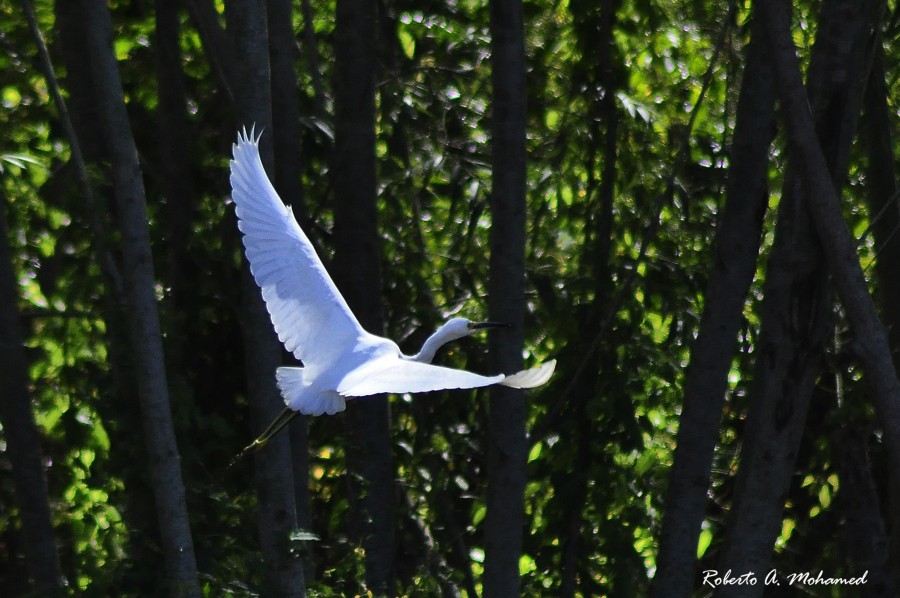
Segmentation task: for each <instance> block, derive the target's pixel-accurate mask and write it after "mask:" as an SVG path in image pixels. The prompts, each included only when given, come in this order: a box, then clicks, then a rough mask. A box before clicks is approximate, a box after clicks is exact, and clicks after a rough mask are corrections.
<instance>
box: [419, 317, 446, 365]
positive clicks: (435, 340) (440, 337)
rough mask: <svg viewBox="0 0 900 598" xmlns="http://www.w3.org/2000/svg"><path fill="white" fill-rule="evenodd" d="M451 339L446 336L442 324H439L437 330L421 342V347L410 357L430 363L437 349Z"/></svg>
mask: <svg viewBox="0 0 900 598" xmlns="http://www.w3.org/2000/svg"><path fill="white" fill-rule="evenodd" d="M451 340H453V339H452V338H449V337H448V336H447V332H446V331H445V330H444V326H441V327H440V328H438V330H437V332H435V333H434V334H432V335H431V336H429V337H428V340H426V341H425V342H424V343H423V344H422V348H421V349H419V352H418V353H416V354H415V355H413V356H412V358H411V359H412V360H413V361H420V362H422V363H431V360H432V359H434V355H435V353H437V350H438V349H440V348H441V347H442V346H443V345H445V344H446V343H448V342H449V341H451Z"/></svg>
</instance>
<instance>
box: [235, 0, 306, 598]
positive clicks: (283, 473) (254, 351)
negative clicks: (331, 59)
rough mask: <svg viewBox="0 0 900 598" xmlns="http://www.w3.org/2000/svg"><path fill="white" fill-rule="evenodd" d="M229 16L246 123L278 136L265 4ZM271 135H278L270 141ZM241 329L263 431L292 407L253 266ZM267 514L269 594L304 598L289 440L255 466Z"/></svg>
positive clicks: (263, 523)
mask: <svg viewBox="0 0 900 598" xmlns="http://www.w3.org/2000/svg"><path fill="white" fill-rule="evenodd" d="M225 16H226V18H227V21H228V31H229V34H230V35H231V40H232V43H233V49H234V52H233V55H234V56H237V57H239V58H238V60H237V61H236V62H235V63H234V65H233V66H232V69H233V72H234V74H235V76H236V80H238V81H240V82H241V85H240V86H239V87H236V88H235V89H236V90H239V91H238V92H237V97H236V98H235V99H236V101H237V113H238V115H239V125H240V126H245V127H248V129H249V127H251V126H254V125H255V126H256V128H257V130H264V131H272V129H273V126H272V95H271V78H270V71H269V45H268V44H269V41H268V31H267V28H266V22H267V18H266V2H265V0H252V1H249V0H248V1H244V2H232V3H228V4H226V13H225ZM270 137H274V136H272V135H270ZM272 148H273V140H272V139H271V138H267V137H265V136H264V137H263V142H262V145H261V147H260V156H261V158H262V161H263V164H264V166H265V167H266V170H267V171H268V172H270V173H272V172H273V163H274V157H273V149H272ZM241 290H242V295H243V297H242V308H241V327H242V330H243V333H244V362H245V367H246V370H247V393H248V396H249V397H250V421H251V424H252V426H253V428H254V429H255V430H259V431H262V430H263V429H264V428H265V427H266V426H267V425H268V424H269V423H271V422H272V421H273V420H274V419H275V418H276V417H277V416H278V414H279V413H281V411H282V410H283V409H284V402H283V400H282V398H281V394H280V393H279V391H278V388H277V386H276V384H275V370H276V368H278V366H280V365H281V353H282V349H281V344H280V343H279V342H278V338H277V337H276V336H275V331H274V329H273V328H272V322H271V320H270V319H269V314H268V313H267V312H266V308H265V305H264V304H263V300H262V295H261V293H260V289H259V287H257V286H256V282H255V281H254V280H253V277H252V276H251V275H250V270H249V267H248V265H247V262H246V260H245V261H244V266H243V269H242V276H241ZM254 463H255V471H256V493H257V504H258V508H259V541H260V546H261V548H262V553H263V559H264V561H265V565H266V571H265V575H264V578H265V581H264V588H263V593H264V594H266V595H271V596H303V595H305V585H304V579H303V565H302V562H301V560H300V559H299V558H298V555H297V554H296V553H295V552H294V551H293V550H292V549H291V545H290V536H291V533H292V532H293V531H294V530H295V529H296V527H297V513H296V502H295V497H294V479H293V473H292V471H293V469H292V464H291V447H290V439H289V436H288V435H285V434H280V435H278V436H275V437H274V438H272V440H271V441H270V442H268V443H267V444H266V446H265V448H263V449H262V450H261V451H259V452H257V454H256V458H255V460H254Z"/></svg>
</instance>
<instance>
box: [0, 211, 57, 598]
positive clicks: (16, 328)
mask: <svg viewBox="0 0 900 598" xmlns="http://www.w3.org/2000/svg"><path fill="white" fill-rule="evenodd" d="M8 239H9V231H8V230H7V228H6V198H5V197H3V196H2V194H0V306H2V307H0V388H2V389H3V390H2V392H0V423H2V424H3V432H4V435H5V436H6V452H7V455H8V456H9V461H10V465H11V466H12V478H13V484H14V485H15V491H16V499H17V502H18V503H19V511H20V513H21V518H22V536H23V537H24V539H25V557H26V559H25V562H26V565H27V566H28V577H29V578H30V581H31V587H32V588H33V589H34V591H35V592H36V593H37V594H39V595H41V596H58V595H59V594H60V588H61V587H62V586H63V583H64V581H65V580H64V578H63V575H62V569H61V567H60V564H59V555H58V554H57V552H56V540H55V538H54V536H53V523H52V520H51V517H50V498H49V496H48V494H47V481H46V479H45V478H44V466H43V463H42V459H41V441H40V435H39V433H38V429H37V425H36V424H35V422H34V414H33V413H32V411H31V396H30V393H29V392H28V363H27V361H26V359H25V350H24V347H25V345H24V338H23V336H22V330H21V328H20V325H19V309H18V304H19V297H18V292H17V291H16V287H17V283H16V275H15V272H14V270H13V264H12V254H11V252H10V250H9V243H8Z"/></svg>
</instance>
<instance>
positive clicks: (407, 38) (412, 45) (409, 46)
mask: <svg viewBox="0 0 900 598" xmlns="http://www.w3.org/2000/svg"><path fill="white" fill-rule="evenodd" d="M397 38H398V39H399V40H400V47H401V48H403V53H404V54H406V57H407V58H409V59H410V60H412V59H413V57H415V55H416V40H415V39H413V36H412V35H410V34H409V32H408V31H407V30H406V29H399V30H398V31H397Z"/></svg>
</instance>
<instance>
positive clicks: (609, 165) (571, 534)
mask: <svg viewBox="0 0 900 598" xmlns="http://www.w3.org/2000/svg"><path fill="white" fill-rule="evenodd" d="M619 4H620V2H619V1H618V0H603V1H602V2H600V3H599V6H593V5H590V4H580V3H579V4H578V5H575V4H573V5H572V6H571V8H570V10H572V12H573V16H574V17H575V19H576V20H577V21H579V22H581V23H583V26H584V27H585V32H584V33H583V34H582V37H581V39H580V44H581V46H582V47H585V48H590V51H589V53H586V54H585V55H584V56H583V57H582V60H583V61H584V63H585V66H584V68H585V70H587V71H589V72H594V73H595V74H594V76H593V77H592V78H593V79H594V80H595V81H596V84H595V86H596V87H597V88H598V89H599V90H601V93H602V96H601V97H599V98H598V99H597V101H596V102H595V103H594V104H593V105H592V106H591V107H590V108H589V110H588V114H587V115H586V116H587V119H588V122H590V123H592V124H591V126H590V129H591V138H592V139H596V140H598V141H599V140H600V139H602V140H603V145H602V147H600V148H597V149H594V148H590V149H589V157H588V158H587V167H586V170H587V172H588V184H587V189H586V191H587V197H588V198H589V199H590V201H593V200H594V198H595V197H596V198H597V206H598V209H597V210H596V212H595V215H594V216H593V217H592V218H590V217H589V219H588V222H587V223H586V225H587V228H588V229H589V231H588V232H586V234H585V250H584V255H585V259H584V263H585V264H586V265H587V267H588V268H589V270H588V271H589V272H590V276H591V278H593V280H594V289H595V290H594V299H593V301H592V303H591V307H590V313H589V314H588V322H589V323H588V325H587V327H586V328H587V329H588V330H597V329H599V327H600V326H602V320H603V315H604V314H605V313H606V311H607V309H608V307H609V295H610V289H611V288H612V287H611V285H612V281H611V280H610V271H609V257H610V253H611V248H612V230H613V219H614V215H613V206H614V202H615V188H616V172H617V159H618V157H617V153H616V148H617V141H618V139H617V132H618V125H619V115H618V108H617V106H616V89H617V83H616V77H615V71H616V68H617V65H614V64H613V60H614V59H615V58H614V53H613V48H614V47H615V39H614V38H613V28H614V26H615V23H616V11H617V10H618V7H619ZM601 123H602V124H603V127H602V128H601ZM598 145H599V144H598ZM599 149H602V151H603V156H602V160H601V164H602V173H601V178H600V181H599V185H598V184H597V181H596V177H595V176H594V175H593V173H594V172H595V170H596V169H597V167H598V165H597V154H598V150H599ZM589 343H590V340H586V341H585V342H582V346H581V349H582V350H583V351H584V353H583V354H585V355H586V354H590V353H592V352H591V351H590V349H589V347H588V346H587V345H588V344H589ZM603 354H604V352H602V351H596V352H594V356H593V357H591V358H590V359H591V365H590V367H586V368H584V370H583V372H582V373H581V375H580V376H579V377H578V379H577V383H576V384H575V386H574V389H573V396H572V401H571V403H572V405H573V406H574V409H573V411H574V413H573V414H572V418H573V419H570V420H569V422H570V425H571V428H568V429H570V430H571V431H572V433H573V442H574V444H575V445H576V449H575V461H574V463H573V469H572V471H574V472H576V474H575V475H572V476H561V477H563V478H564V479H563V480H562V486H563V487H562V488H561V490H562V492H560V493H559V495H558V497H559V500H561V501H565V503H566V506H565V508H564V510H565V513H566V514H565V519H564V521H565V522H564V524H563V526H564V527H563V530H564V531H563V533H562V534H561V545H562V559H561V563H560V565H561V567H560V569H561V570H560V576H561V580H560V589H559V595H560V597H561V598H569V597H572V596H574V595H575V592H576V590H577V589H578V581H579V578H580V579H581V580H582V581H584V579H585V577H584V576H583V575H580V574H581V573H582V571H583V569H582V567H583V562H584V559H583V557H582V555H583V554H585V553H586V552H587V551H588V550H590V547H588V546H584V545H583V541H582V534H583V528H584V522H585V518H584V510H585V507H586V506H587V504H588V496H589V475H588V474H587V472H589V471H591V468H592V466H593V464H594V463H595V459H596V455H597V453H598V452H599V451H600V450H602V449H599V448H598V447H597V443H596V438H597V430H596V426H597V422H596V421H594V420H593V419H592V418H591V417H590V415H589V413H590V411H591V409H590V408H589V405H591V406H592V404H596V403H595V402H596V401H603V400H604V399H605V397H603V396H602V395H601V394H600V393H598V392H597V382H598V380H599V376H600V372H601V370H602V368H603V365H601V363H600V361H601V360H600V359H599V358H600V357H601V355H603ZM601 508H602V507H601Z"/></svg>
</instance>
